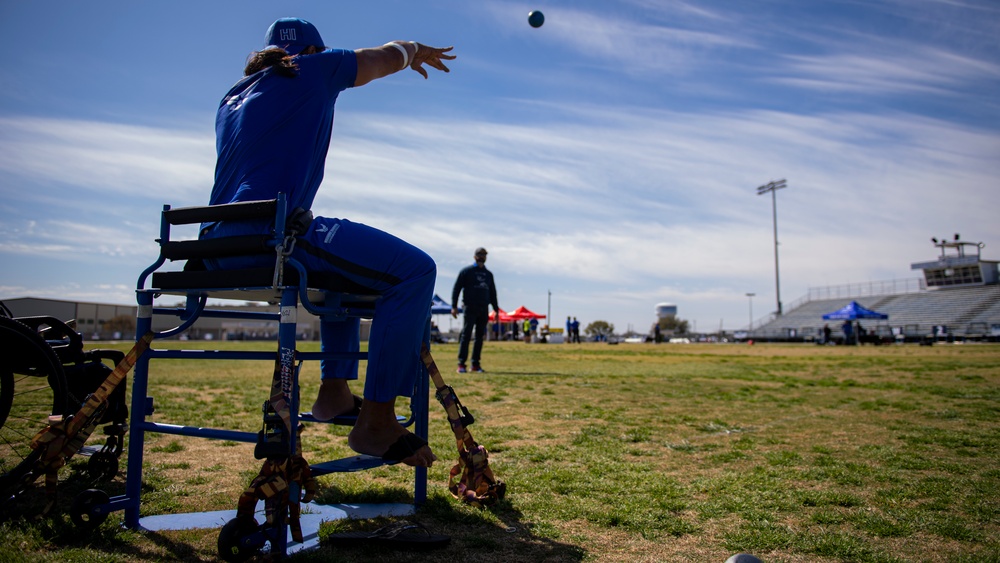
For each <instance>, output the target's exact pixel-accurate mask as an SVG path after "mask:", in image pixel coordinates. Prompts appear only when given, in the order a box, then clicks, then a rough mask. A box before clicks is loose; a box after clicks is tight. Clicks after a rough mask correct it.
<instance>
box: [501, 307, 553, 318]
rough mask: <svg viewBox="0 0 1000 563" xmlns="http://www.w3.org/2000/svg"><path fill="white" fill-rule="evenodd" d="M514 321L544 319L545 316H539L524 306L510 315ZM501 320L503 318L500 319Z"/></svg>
mask: <svg viewBox="0 0 1000 563" xmlns="http://www.w3.org/2000/svg"><path fill="white" fill-rule="evenodd" d="M508 316H509V317H510V318H511V319H512V320H517V321H523V320H524V319H544V318H545V315H539V314H538V313H535V312H534V311H531V310H530V309H528V308H527V307H525V306H524V305H521V306H520V307H518V308H517V309H514V310H513V311H511V312H510V313H509V315H508ZM500 318H501V319H502V318H503V317H500Z"/></svg>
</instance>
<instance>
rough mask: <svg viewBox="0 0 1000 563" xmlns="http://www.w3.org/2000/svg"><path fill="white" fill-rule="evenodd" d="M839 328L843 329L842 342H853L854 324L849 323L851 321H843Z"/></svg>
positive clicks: (848, 343) (849, 343) (847, 343)
mask: <svg viewBox="0 0 1000 563" xmlns="http://www.w3.org/2000/svg"><path fill="white" fill-rule="evenodd" d="M840 330H842V331H844V344H846V345H851V344H854V325H852V324H851V321H850V320H846V321H844V324H842V325H840Z"/></svg>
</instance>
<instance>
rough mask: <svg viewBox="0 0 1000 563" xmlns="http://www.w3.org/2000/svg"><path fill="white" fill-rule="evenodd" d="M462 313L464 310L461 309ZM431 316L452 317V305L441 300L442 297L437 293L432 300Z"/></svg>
mask: <svg viewBox="0 0 1000 563" xmlns="http://www.w3.org/2000/svg"><path fill="white" fill-rule="evenodd" d="M461 311H462V310H461V309H459V312H461ZM431 314H432V315H450V314H451V305H449V304H448V302H447V301H445V300H444V299H441V296H440V295H438V294H436V293H435V294H434V297H432V298H431Z"/></svg>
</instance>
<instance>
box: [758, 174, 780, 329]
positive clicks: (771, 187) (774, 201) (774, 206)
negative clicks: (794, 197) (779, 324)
mask: <svg viewBox="0 0 1000 563" xmlns="http://www.w3.org/2000/svg"><path fill="white" fill-rule="evenodd" d="M784 187H787V186H786V185H785V180H783V179H782V180H777V181H774V182H768V183H766V184H764V185H763V186H758V187H757V195H764V194H766V193H767V192H771V213H772V215H773V216H774V293H775V298H776V299H777V301H778V316H779V317H780V316H781V282H780V281H779V279H780V278H779V276H778V197H777V196H776V195H775V193H774V192H776V191H778V190H780V189H781V188H784Z"/></svg>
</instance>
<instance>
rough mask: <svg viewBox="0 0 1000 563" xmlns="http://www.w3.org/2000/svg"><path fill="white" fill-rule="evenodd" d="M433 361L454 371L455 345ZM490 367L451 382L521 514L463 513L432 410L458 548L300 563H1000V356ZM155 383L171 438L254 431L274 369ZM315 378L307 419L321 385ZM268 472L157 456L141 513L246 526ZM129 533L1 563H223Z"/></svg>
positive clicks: (345, 494) (812, 354)
mask: <svg viewBox="0 0 1000 563" xmlns="http://www.w3.org/2000/svg"><path fill="white" fill-rule="evenodd" d="M227 345H228V346H248V344H227ZM434 352H435V357H436V358H437V360H438V363H439V365H441V366H442V367H443V368H450V367H451V366H452V365H453V358H454V356H455V354H456V347H455V345H441V346H437V347H436V348H435V350H434ZM483 365H484V367H486V369H487V370H488V373H487V374H485V375H484V374H463V375H458V374H454V373H450V372H449V371H448V370H446V373H445V374H444V375H445V378H446V380H447V381H448V382H449V383H450V384H452V385H453V386H454V387H455V388H456V391H457V393H458V395H459V397H460V399H461V400H462V402H463V403H464V404H465V405H466V406H467V407H469V409H470V410H471V411H472V412H473V414H474V415H475V416H476V420H477V422H476V423H475V425H473V426H472V427H471V430H472V432H473V434H474V436H475V437H476V439H477V440H478V441H479V442H480V443H482V444H483V445H485V446H486V447H487V448H488V449H489V450H490V465H491V467H493V468H494V471H495V472H496V474H497V475H498V476H499V477H500V478H501V479H503V480H505V481H506V482H507V484H508V494H507V498H506V499H505V500H504V501H503V502H502V503H501V504H500V505H499V506H497V507H494V508H492V509H490V510H478V509H474V508H471V507H468V506H464V505H462V504H460V503H458V501H455V500H454V499H453V498H452V497H451V496H450V494H449V493H448V491H447V479H448V470H449V469H450V468H451V466H452V465H453V463H454V461H455V459H456V455H455V443H454V437H453V435H452V434H451V432H450V430H449V428H448V425H447V422H446V419H445V417H444V413H443V410H442V409H441V408H440V407H439V406H438V405H437V403H436V402H435V401H434V400H433V398H432V403H431V426H430V428H431V445H432V446H433V448H434V450H435V452H436V453H437V454H438V456H439V458H441V461H440V462H439V463H437V464H436V465H435V466H434V467H433V468H432V469H431V470H430V476H429V500H428V503H427V504H426V506H424V507H423V509H422V510H421V511H420V512H418V514H417V515H416V516H415V517H413V519H415V520H417V521H419V522H421V523H423V524H425V525H427V526H428V527H430V528H431V529H432V530H434V531H436V532H440V533H446V534H449V535H451V536H452V538H453V539H452V545H451V546H450V547H449V548H447V549H445V550H441V551H435V552H430V553H426V554H418V553H406V552H402V553H400V552H377V551H366V550H360V551H358V550H333V549H331V548H327V547H323V548H321V549H319V550H314V551H312V552H307V553H305V554H301V555H298V556H296V557H294V558H293V559H292V560H293V561H370V560H374V559H388V558H390V557H391V558H392V559H393V560H398V561H484V562H492V561H496V562H510V561H525V562H535V561H691V562H719V563H722V562H723V561H724V560H725V559H726V558H727V557H729V556H730V555H732V554H734V553H738V552H750V553H754V554H756V555H757V556H758V557H760V558H761V559H763V560H764V561H766V562H772V561H773V562H793V561H796V562H805V561H810V562H813V561H871V562H892V561H899V562H903V561H907V562H909V561H931V562H934V561H942V562H965V561H967V562H973V561H975V562H977V563H978V562H989V561H994V562H996V561H1000V345H991V344H968V345H940V346H933V347H920V346H911V345H906V346H886V347H865V348H856V347H822V346H814V345H778V344H774V345H756V346H747V345H736V344H728V345H723V344H720V345H658V346H657V345H651V344H621V345H607V344H582V345H554V344H553V345H527V344H523V343H489V344H488V345H487V347H486V350H485V353H484V358H483ZM154 366H155V367H154V371H153V378H152V380H151V392H150V395H152V396H154V397H155V398H156V407H157V411H156V412H157V414H156V417H155V419H156V420H159V421H164V422H173V423H181V424H200V425H206V426H218V427H223V428H239V429H243V430H257V429H258V427H259V424H260V404H261V402H262V401H263V400H264V398H265V397H266V395H267V390H268V383H269V379H270V369H269V367H268V366H262V365H261V364H259V363H258V364H253V363H241V362H214V365H213V364H212V363H207V362H194V361H173V360H164V361H161V362H159V363H157V364H154ZM303 372H304V373H303V375H302V378H301V380H302V383H303V403H304V406H305V407H306V408H308V406H309V405H310V404H311V401H312V398H313V396H314V393H315V389H316V387H317V385H318V366H315V365H308V364H307V365H306V366H305V367H304V368H303ZM357 389H358V390H360V387H358V388H357ZM345 436H346V429H344V428H341V427H333V426H327V425H311V426H309V427H308V428H307V430H306V433H305V438H304V441H303V447H304V453H305V457H306V459H308V460H310V461H314V462H315V461H322V460H324V459H331V458H333V457H342V456H346V455H349V453H350V452H349V450H347V448H346V444H345V439H344V437H345ZM82 463H83V461H82V460H77V459H75V458H74V460H73V462H72V463H71V465H70V468H68V469H64V470H63V473H62V478H63V484H62V485H61V488H62V490H63V494H62V496H61V497H60V499H61V501H60V505H59V506H60V507H62V509H63V510H65V508H66V506H68V504H69V502H70V500H71V499H72V496H73V494H74V491H76V490H79V489H81V488H86V487H87V485H86V484H85V483H83V482H82V481H83V478H82V477H81V471H80V469H81V468H82ZM123 467H124V463H123ZM258 469H259V462H257V461H256V460H254V459H253V455H252V445H249V444H236V443H226V442H217V441H208V440H201V439H195V438H182V437H176V436H157V435H150V440H149V442H148V444H147V454H146V467H145V469H144V476H145V485H144V487H145V490H144V496H143V507H142V511H143V514H163V513H183V512H191V511H197V510H222V509H232V508H235V506H236V499H237V498H238V496H239V495H240V493H241V492H242V491H243V489H244V488H245V487H246V485H247V484H248V483H249V481H250V479H251V478H252V477H253V476H254V475H256V472H257V470H258ZM123 483H124V477H122V476H119V477H118V478H116V480H115V481H114V482H112V483H110V484H108V485H106V486H105V487H104V489H105V490H106V491H108V492H109V493H110V494H118V493H120V492H121V488H122V486H123ZM320 486H321V491H320V498H321V499H322V500H323V501H324V502H351V501H353V502H372V501H382V502H407V501H409V500H410V498H411V497H410V494H411V491H412V472H410V471H409V470H407V469H403V468H401V467H387V468H381V469H377V470H372V471H368V472H363V473H356V474H349V475H331V476H324V477H321V478H320ZM30 493H32V494H37V495H40V494H41V493H40V492H38V491H31V492H30ZM120 521H121V515H120V513H116V514H112V515H111V517H109V518H108V520H107V521H105V522H104V523H103V524H102V525H101V527H100V528H99V529H98V530H97V531H96V532H94V533H90V534H86V535H83V534H81V533H80V532H79V531H77V530H76V529H74V528H73V526H72V524H70V523H69V522H68V518H67V517H65V516H64V515H63V514H56V515H54V516H50V517H47V518H44V519H41V520H29V519H23V518H14V519H8V520H7V521H4V522H2V523H0V537H2V538H3V542H2V544H0V561H38V560H42V561H44V560H52V561H173V560H183V561H207V560H213V559H214V558H215V552H216V551H215V550H216V547H215V544H216V539H217V536H218V530H193V531H184V532H170V533H167V532H161V533H151V532H145V533H144V532H133V531H128V530H123V529H121V528H120V526H119V523H120ZM383 523H384V522H337V523H333V524H328V525H325V527H324V530H323V533H324V534H325V533H329V532H331V531H340V530H344V529H371V528H374V527H377V526H378V525H380V524H383Z"/></svg>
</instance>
